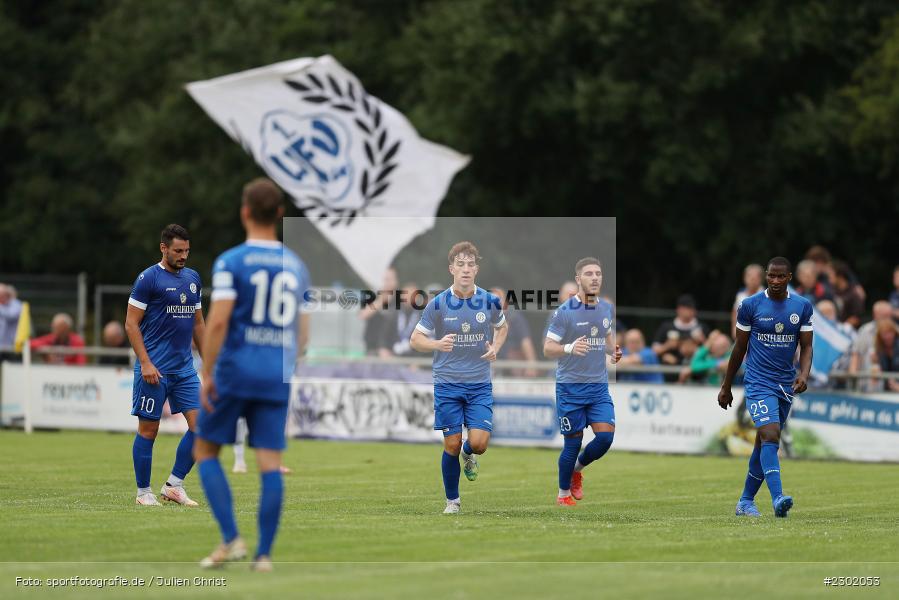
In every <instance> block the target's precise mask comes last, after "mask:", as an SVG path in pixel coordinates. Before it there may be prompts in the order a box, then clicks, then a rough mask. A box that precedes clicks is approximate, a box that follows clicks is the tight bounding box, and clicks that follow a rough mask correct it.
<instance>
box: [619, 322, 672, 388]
mask: <svg viewBox="0 0 899 600" xmlns="http://www.w3.org/2000/svg"><path fill="white" fill-rule="evenodd" d="M618 364H619V365H657V364H659V357H658V356H656V353H655V352H653V351H652V349H651V348H647V347H646V340H645V338H644V337H643V332H642V331H640V330H639V329H628V330H627V332H626V333H625V334H624V348H622V349H621V360H619V361H618ZM617 378H618V381H642V382H646V383H662V382H663V381H664V380H665V379H664V377H662V374H661V373H618V377H617Z"/></svg>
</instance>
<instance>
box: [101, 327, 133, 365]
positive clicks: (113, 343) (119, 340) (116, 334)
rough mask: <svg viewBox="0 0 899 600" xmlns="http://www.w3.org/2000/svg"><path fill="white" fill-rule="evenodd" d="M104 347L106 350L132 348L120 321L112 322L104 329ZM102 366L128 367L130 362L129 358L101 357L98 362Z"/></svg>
mask: <svg viewBox="0 0 899 600" xmlns="http://www.w3.org/2000/svg"><path fill="white" fill-rule="evenodd" d="M103 346H105V347H106V348H130V347H131V344H129V343H128V339H127V338H126V337H125V328H124V327H122V324H121V323H119V322H118V321H110V322H109V323H107V324H106V325H105V326H104V327H103ZM97 363H98V364H101V365H119V366H128V365H129V364H130V360H129V359H128V357H127V356H101V357H100V358H99V359H98V360H97Z"/></svg>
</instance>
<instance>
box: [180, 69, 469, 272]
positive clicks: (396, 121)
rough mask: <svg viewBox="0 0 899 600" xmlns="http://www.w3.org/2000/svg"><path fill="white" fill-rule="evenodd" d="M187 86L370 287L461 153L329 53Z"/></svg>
mask: <svg viewBox="0 0 899 600" xmlns="http://www.w3.org/2000/svg"><path fill="white" fill-rule="evenodd" d="M187 91H188V92H189V93H190V95H191V96H192V97H193V99H194V100H196V101H197V103H198V104H199V105H200V106H202V107H203V109H204V110H205V111H206V112H207V113H208V114H209V116H210V117H212V119H213V120H214V121H215V122H216V123H218V124H219V126H220V127H222V129H224V130H225V131H226V132H227V133H228V135H230V136H231V137H232V138H233V139H234V141H236V142H238V143H239V144H240V145H241V146H243V148H244V150H245V151H246V152H248V153H249V154H251V155H252V156H253V158H254V159H255V160H256V163H257V164H259V166H261V167H262V168H263V169H264V170H265V172H266V173H267V174H268V176H269V177H271V178H272V179H273V180H274V181H275V182H276V183H277V184H278V185H280V186H281V188H283V189H284V191H285V192H287V193H288V194H289V195H290V196H291V197H292V198H293V200H294V202H295V203H296V205H297V206H298V207H299V208H301V209H303V210H304V211H305V214H306V216H307V217H308V218H309V219H310V220H312V222H313V223H315V224H316V226H317V227H318V229H319V231H321V233H322V234H323V235H324V236H325V237H326V238H327V239H328V240H329V241H330V242H331V243H332V244H334V246H335V247H337V249H338V250H339V251H340V253H341V254H342V255H343V256H344V258H346V260H347V262H348V263H349V264H350V265H351V266H352V267H353V269H355V271H356V273H358V274H359V276H360V277H361V278H362V279H363V280H364V281H365V282H366V283H367V284H368V285H370V286H371V287H372V288H375V289H377V286H378V285H379V284H380V283H381V277H382V275H383V273H384V271H385V270H386V269H387V268H388V267H389V266H390V264H391V263H392V262H393V259H394V258H395V257H396V255H397V254H398V253H399V251H400V250H402V249H403V247H405V245H406V244H408V243H409V242H410V241H411V240H412V239H413V238H415V237H416V236H417V235H419V234H421V233H422V232H424V231H427V230H428V229H430V228H431V227H433V225H434V220H435V216H434V215H436V214H437V209H438V207H439V206H440V202H441V201H442V200H443V197H444V196H445V195H446V192H447V189H449V185H450V182H451V181H452V178H453V176H454V175H455V174H456V173H457V172H458V171H460V170H461V169H463V168H464V167H465V165H466V164H468V161H469V157H467V156H464V155H462V154H459V153H458V152H456V151H454V150H452V149H451V148H447V147H445V146H441V145H438V144H434V143H432V142H429V141H428V140H425V139H423V138H421V137H420V136H419V135H418V132H417V131H416V130H415V128H414V127H413V126H412V124H411V123H410V122H409V121H408V119H406V117H404V116H403V115H402V113H400V112H399V111H397V110H396V109H394V108H393V107H391V106H388V105H386V104H384V103H382V102H381V101H380V100H378V99H377V98H374V97H372V96H369V95H368V94H366V93H365V89H364V88H363V87H362V84H361V83H360V82H359V80H358V79H356V77H355V76H354V75H353V74H352V73H350V72H349V71H347V70H346V69H344V68H343V66H341V65H340V63H338V62H337V61H336V60H335V59H334V58H333V57H331V56H322V57H319V58H298V59H295V60H290V61H286V62H281V63H275V64H273V65H268V66H266V67H260V68H258V69H251V70H249V71H243V72H241V73H233V74H231V75H225V76H224V77H218V78H216V79H210V80H208V81H197V82H194V83H190V84H188V85H187ZM379 217H392V218H390V219H384V218H379Z"/></svg>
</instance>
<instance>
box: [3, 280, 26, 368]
mask: <svg viewBox="0 0 899 600" xmlns="http://www.w3.org/2000/svg"><path fill="white" fill-rule="evenodd" d="M20 314H22V303H21V302H19V299H18V298H16V288H14V287H13V286H11V285H6V284H5V283H0V352H11V351H12V350H13V347H14V346H15V344H16V328H17V327H18V325H19V315H20Z"/></svg>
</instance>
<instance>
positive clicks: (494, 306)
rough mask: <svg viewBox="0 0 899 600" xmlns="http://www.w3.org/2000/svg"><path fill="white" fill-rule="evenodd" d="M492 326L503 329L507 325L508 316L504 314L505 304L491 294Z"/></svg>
mask: <svg viewBox="0 0 899 600" xmlns="http://www.w3.org/2000/svg"><path fill="white" fill-rule="evenodd" d="M490 324H491V325H493V326H494V327H502V326H503V325H505V324H506V315H505V313H503V303H502V301H501V300H500V299H499V296H496V295H494V294H490Z"/></svg>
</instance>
